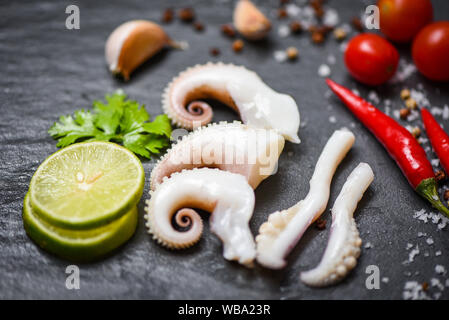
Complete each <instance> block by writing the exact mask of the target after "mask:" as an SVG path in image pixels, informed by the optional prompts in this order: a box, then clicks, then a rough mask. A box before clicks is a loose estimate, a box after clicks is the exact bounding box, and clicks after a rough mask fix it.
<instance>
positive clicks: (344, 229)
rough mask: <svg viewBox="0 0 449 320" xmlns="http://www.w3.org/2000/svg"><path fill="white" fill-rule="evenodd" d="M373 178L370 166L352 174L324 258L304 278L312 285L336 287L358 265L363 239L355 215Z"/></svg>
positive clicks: (339, 202)
mask: <svg viewBox="0 0 449 320" xmlns="http://www.w3.org/2000/svg"><path fill="white" fill-rule="evenodd" d="M373 179H374V174H373V171H372V169H371V167H370V166H369V165H368V164H366V163H360V164H359V165H358V166H357V167H356V168H355V169H354V170H353V171H352V173H351V174H350V175H349V177H348V179H347V180H346V182H345V184H344V185H343V188H342V190H341V192H340V194H339V195H338V197H337V200H336V201H335V204H334V207H333V208H332V227H331V235H330V237H329V241H328V244H327V247H326V251H325V252H324V255H323V258H322V259H321V262H320V263H319V264H318V266H317V267H316V268H314V269H312V270H309V271H306V272H302V273H301V275H300V279H301V281H303V282H304V283H305V284H307V285H308V286H313V287H324V286H328V285H332V284H335V283H337V282H339V281H341V280H342V279H343V278H344V277H345V276H346V275H347V274H348V273H349V271H351V270H352V269H353V268H354V267H355V266H356V264H357V258H358V257H359V255H360V246H361V245H362V240H361V239H360V236H359V232H358V230H357V226H356V223H355V220H354V217H353V215H354V211H355V209H356V208H357V204H358V202H359V201H360V199H361V198H362V197H363V194H364V192H365V191H366V189H368V187H369V185H370V184H371V182H372V181H373Z"/></svg>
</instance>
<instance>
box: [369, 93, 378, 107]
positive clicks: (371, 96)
mask: <svg viewBox="0 0 449 320" xmlns="http://www.w3.org/2000/svg"><path fill="white" fill-rule="evenodd" d="M368 99H369V100H371V101H372V102H373V103H374V104H378V103H379V102H380V99H379V95H378V94H377V93H376V91H374V90H370V91H369V92H368Z"/></svg>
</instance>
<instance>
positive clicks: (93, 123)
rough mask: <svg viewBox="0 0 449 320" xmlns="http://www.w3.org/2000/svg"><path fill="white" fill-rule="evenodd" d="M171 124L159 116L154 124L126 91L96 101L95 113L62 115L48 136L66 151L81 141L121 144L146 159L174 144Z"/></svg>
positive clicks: (84, 112)
mask: <svg viewBox="0 0 449 320" xmlns="http://www.w3.org/2000/svg"><path fill="white" fill-rule="evenodd" d="M171 130H172V128H171V125H170V120H169V119H168V117H167V116H166V115H165V114H163V115H158V116H157V117H155V118H154V120H153V121H151V122H150V115H149V114H148V112H147V111H146V110H145V108H144V106H143V105H139V103H138V102H136V101H132V100H128V99H127V96H126V94H125V93H123V91H117V92H115V93H114V94H112V95H106V103H103V102H102V101H94V103H93V110H92V111H89V110H83V109H82V110H78V111H75V113H74V114H73V116H71V115H68V116H62V117H60V118H59V122H55V123H54V124H53V125H52V126H51V128H50V129H49V130H48V133H49V134H50V135H51V136H52V137H53V138H54V139H57V140H58V143H57V145H56V146H57V147H61V148H64V147H66V146H68V145H70V144H72V143H75V142H81V141H93V140H99V141H112V142H116V143H121V144H123V146H125V147H126V148H128V149H129V150H131V151H132V152H134V153H136V154H139V155H141V156H142V157H145V158H151V154H158V153H160V152H161V150H162V149H164V148H165V147H167V146H168V145H169V144H170V135H171Z"/></svg>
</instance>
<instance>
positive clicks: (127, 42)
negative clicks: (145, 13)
mask: <svg viewBox="0 0 449 320" xmlns="http://www.w3.org/2000/svg"><path fill="white" fill-rule="evenodd" d="M167 45H171V40H170V38H169V37H168V36H167V34H166V33H165V31H164V29H162V27H161V26H159V25H158V24H156V23H153V22H151V21H146V20H132V21H128V22H125V23H123V24H121V25H120V26H118V27H117V28H116V29H115V30H114V31H113V32H112V33H111V34H110V35H109V37H108V39H107V41H106V46H105V57H106V61H107V63H108V66H109V70H111V72H112V73H114V74H121V75H122V76H123V78H124V79H125V80H129V76H130V74H131V73H132V72H133V71H134V70H135V69H136V68H137V67H138V66H140V65H141V64H142V63H143V62H144V61H145V60H147V59H149V58H150V57H152V56H153V55H155V54H156V53H157V52H159V51H160V50H161V49H162V48H164V47H165V46H167Z"/></svg>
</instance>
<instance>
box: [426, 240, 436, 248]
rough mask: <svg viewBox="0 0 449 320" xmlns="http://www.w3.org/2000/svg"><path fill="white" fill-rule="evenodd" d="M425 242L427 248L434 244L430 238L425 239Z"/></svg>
mask: <svg viewBox="0 0 449 320" xmlns="http://www.w3.org/2000/svg"><path fill="white" fill-rule="evenodd" d="M426 242H427V244H428V245H429V246H431V245H432V244H434V241H433V239H432V238H427V239H426Z"/></svg>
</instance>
